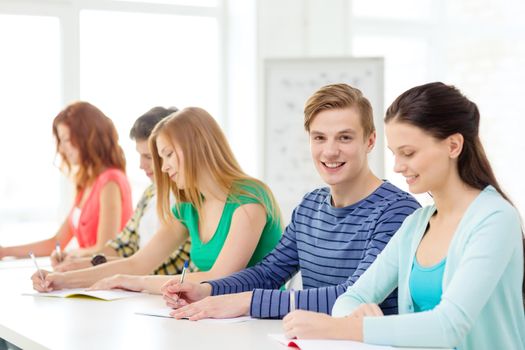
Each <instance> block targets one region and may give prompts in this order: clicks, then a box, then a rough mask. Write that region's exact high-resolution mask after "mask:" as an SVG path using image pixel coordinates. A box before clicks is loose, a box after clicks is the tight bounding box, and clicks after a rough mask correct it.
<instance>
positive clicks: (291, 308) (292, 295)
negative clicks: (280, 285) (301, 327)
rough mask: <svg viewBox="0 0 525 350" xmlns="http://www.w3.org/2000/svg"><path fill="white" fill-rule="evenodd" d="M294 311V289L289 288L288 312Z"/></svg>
mask: <svg viewBox="0 0 525 350" xmlns="http://www.w3.org/2000/svg"><path fill="white" fill-rule="evenodd" d="M293 311H295V290H294V289H293V288H292V289H290V312H293Z"/></svg>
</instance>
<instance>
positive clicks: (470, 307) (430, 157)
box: [283, 83, 525, 350]
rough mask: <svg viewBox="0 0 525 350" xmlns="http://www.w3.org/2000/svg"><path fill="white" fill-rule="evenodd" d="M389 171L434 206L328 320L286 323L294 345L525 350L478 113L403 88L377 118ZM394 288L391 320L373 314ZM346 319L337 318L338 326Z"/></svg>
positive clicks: (512, 249) (507, 209)
mask: <svg viewBox="0 0 525 350" xmlns="http://www.w3.org/2000/svg"><path fill="white" fill-rule="evenodd" d="M385 123H386V134H387V139H388V145H389V148H390V149H391V150H392V152H393V153H394V155H395V158H396V162H395V168H394V170H395V171H396V172H398V173H401V174H402V175H403V176H404V177H405V178H406V181H407V183H408V185H409V189H410V191H411V192H413V193H424V192H430V193H431V194H432V196H433V198H434V203H435V204H434V205H431V206H428V207H426V208H423V209H420V210H418V211H416V212H415V213H414V214H412V215H411V216H409V217H408V218H407V219H406V220H405V222H404V223H403V225H402V226H401V227H400V229H399V230H398V232H397V233H396V234H395V235H394V237H393V238H392V240H391V241H390V243H389V244H388V245H387V246H386V248H385V249H384V251H383V252H382V253H381V254H380V255H379V256H378V258H377V260H376V261H375V262H374V263H373V264H372V265H371V266H370V267H369V269H368V270H367V271H366V272H365V273H364V274H363V275H362V276H361V278H360V279H359V280H358V281H357V282H356V283H355V284H354V285H353V286H351V287H349V288H348V290H347V292H346V293H345V294H343V295H341V296H340V297H339V299H338V300H337V302H336V304H335V305H334V308H333V310H332V317H330V316H327V315H321V314H316V313H312V312H306V311H295V312H292V313H290V314H289V315H288V316H287V317H286V318H285V319H284V322H283V326H284V329H285V332H286V334H287V335H288V336H290V337H298V338H333V339H351V340H358V341H364V342H367V343H373V344H382V345H393V346H420V347H446V348H457V349H466V350H474V349H475V350H480V349H491V350H492V349H525V316H524V307H523V297H524V294H523V290H522V288H523V274H524V258H523V247H524V246H523V234H522V231H521V225H520V218H519V214H518V213H517V211H516V209H515V208H514V207H513V206H512V204H511V203H510V202H509V201H508V199H507V197H506V196H505V194H504V193H503V192H502V190H501V189H500V187H499V185H498V183H497V181H496V178H495V176H494V174H493V172H492V169H491V166H490V164H489V162H488V160H487V157H486V156H485V152H484V150H483V147H482V145H481V142H480V140H479V135H478V132H479V112H478V108H477V106H476V105H475V104H474V103H472V102H471V101H469V100H468V99H467V98H466V97H465V96H463V95H462V94H461V93H460V92H459V90H457V89H456V88H454V87H452V86H447V85H444V84H442V83H430V84H426V85H422V86H418V87H415V88H412V89H410V90H408V91H406V92H405V93H403V94H402V95H401V96H399V97H398V98H397V99H396V100H395V101H394V102H393V104H392V105H391V106H390V107H389V109H388V111H387V113H386V118H385ZM395 288H399V294H398V298H399V315H392V316H383V314H382V312H381V310H380V309H379V308H378V307H377V304H379V303H380V302H381V301H382V300H383V299H384V298H385V297H386V296H387V295H389V294H390V293H391V292H392V291H393V290H394V289H395ZM345 316H346V317H345Z"/></svg>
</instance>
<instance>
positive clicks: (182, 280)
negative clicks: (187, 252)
mask: <svg viewBox="0 0 525 350" xmlns="http://www.w3.org/2000/svg"><path fill="white" fill-rule="evenodd" d="M187 268H188V260H186V261H185V262H184V266H183V267H182V273H181V274H180V281H179V283H180V284H182V283H183V282H184V276H186V269H187Z"/></svg>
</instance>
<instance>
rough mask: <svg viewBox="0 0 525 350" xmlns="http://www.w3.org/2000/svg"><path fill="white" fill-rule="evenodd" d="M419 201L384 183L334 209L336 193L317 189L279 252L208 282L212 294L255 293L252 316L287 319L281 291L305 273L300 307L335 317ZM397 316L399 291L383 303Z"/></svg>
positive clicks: (294, 216)
mask: <svg viewBox="0 0 525 350" xmlns="http://www.w3.org/2000/svg"><path fill="white" fill-rule="evenodd" d="M419 207H420V206H419V203H418V202H417V201H416V200H415V199H414V198H413V197H412V196H411V195H409V194H408V193H406V192H403V191H401V190H400V189H399V188H397V187H395V186H394V185H392V184H391V183H389V182H386V181H385V182H384V183H383V184H382V185H381V186H379V187H378V188H377V189H376V190H375V191H374V192H373V193H372V194H371V195H369V196H368V197H366V198H364V199H362V200H361V201H359V202H357V203H354V204H352V205H350V206H347V207H344V208H335V207H333V206H332V205H331V196H330V190H329V189H328V188H321V189H317V190H314V191H312V192H310V193H308V194H306V196H305V197H304V198H303V200H302V202H301V203H300V204H299V206H297V207H296V208H295V210H294V211H293V214H292V219H291V222H290V224H289V225H288V226H287V227H286V229H285V231H284V234H283V236H282V238H281V240H280V242H279V243H278V244H277V246H276V247H275V249H274V250H273V251H272V252H270V253H269V254H268V255H267V256H266V257H265V258H264V259H263V260H262V261H261V262H260V263H258V264H257V265H255V266H252V267H250V268H248V269H245V270H242V271H240V272H237V273H235V274H233V275H230V276H228V277H226V278H223V279H219V280H214V281H208V283H210V284H211V286H212V295H220V294H229V293H239V292H245V291H252V290H253V296H252V301H251V307H250V314H251V316H252V317H259V318H282V317H284V316H285V315H286V314H287V313H288V311H289V293H288V291H281V290H279V288H280V287H281V286H282V285H283V284H284V283H286V281H288V280H289V279H290V278H291V277H292V276H293V275H294V274H295V273H296V272H297V271H299V270H301V274H302V279H303V288H304V290H301V291H296V296H295V303H296V307H297V308H298V309H303V310H311V311H317V312H324V313H330V310H331V309H332V306H333V304H334V303H335V300H336V299H337V297H338V296H339V295H341V294H343V293H344V292H345V291H346V289H347V288H348V287H349V286H351V285H353V284H354V283H355V281H357V279H358V278H359V276H361V274H362V273H363V272H364V271H365V270H366V269H367V268H368V266H370V264H371V263H372V262H373V261H374V260H375V258H376V257H377V255H378V254H379V253H380V252H381V251H382V250H383V248H384V247H385V245H386V244H387V243H388V241H389V240H390V238H391V237H392V235H393V234H394V233H395V232H396V231H397V229H398V228H399V226H400V225H401V223H402V222H403V220H404V219H405V218H406V217H407V216H408V215H410V214H411V213H412V212H413V211H414V210H416V209H417V208H419ZM380 306H381V308H382V310H383V312H384V313H385V314H393V313H397V293H396V292H394V293H392V294H391V295H390V296H389V297H388V298H387V299H386V300H385V301H384V302H383V303H382V304H381V305H380Z"/></svg>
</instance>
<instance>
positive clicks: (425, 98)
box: [385, 82, 525, 302]
mask: <svg viewBox="0 0 525 350" xmlns="http://www.w3.org/2000/svg"><path fill="white" fill-rule="evenodd" d="M479 118H480V117H479V110H478V107H477V106H476V104H475V103H474V102H472V101H470V100H469V99H468V98H466V97H465V96H464V95H463V94H462V93H461V92H460V91H459V90H458V89H456V88H455V87H454V86H449V85H445V84H443V83H440V82H435V83H429V84H425V85H420V86H416V87H414V88H412V89H409V90H407V91H405V92H404V93H402V94H401V95H400V96H399V97H398V98H396V100H395V101H394V102H393V103H392V104H391V105H390V107H388V109H387V111H386V116H385V123H388V122H389V121H392V120H396V121H399V122H403V123H407V124H410V125H413V126H416V127H418V128H421V129H423V130H425V132H426V133H428V134H430V135H431V136H433V137H435V138H436V139H439V140H443V139H445V138H447V137H448V136H450V135H453V134H456V133H459V134H461V135H462V136H463V139H464V144H463V150H462V151H461V154H460V155H459V158H458V171H459V176H460V178H461V179H462V180H463V181H464V182H465V183H466V184H468V185H470V186H472V187H474V188H477V189H479V190H482V189H484V188H485V187H486V186H488V185H492V186H493V187H494V188H495V189H496V190H497V191H498V192H499V193H500V194H501V195H502V196H503V198H505V199H506V200H508V201H509V202H510V200H509V198H508V197H507V195H506V194H505V193H504V192H503V191H502V189H501V187H500V185H499V184H498V181H497V180H496V176H494V172H493V171H492V167H491V166H490V163H489V160H488V159H487V156H486V154H485V150H484V149H483V146H482V145H481V141H480V139H479ZM523 249H524V252H525V238H524V239H523ZM524 272H525V266H524ZM524 277H525V276H524ZM522 290H523V297H524V302H525V278H524V281H523V287H522Z"/></svg>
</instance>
